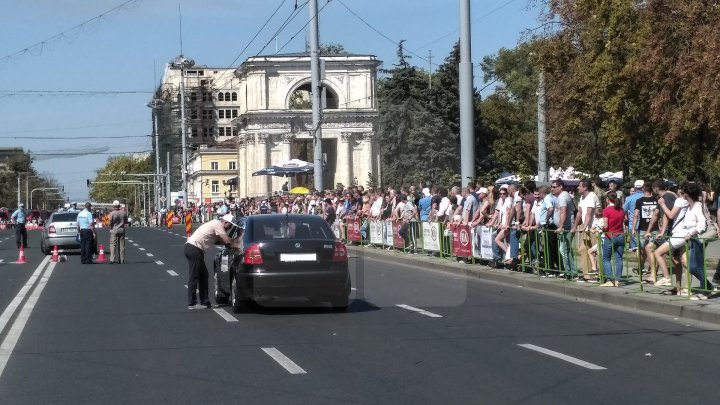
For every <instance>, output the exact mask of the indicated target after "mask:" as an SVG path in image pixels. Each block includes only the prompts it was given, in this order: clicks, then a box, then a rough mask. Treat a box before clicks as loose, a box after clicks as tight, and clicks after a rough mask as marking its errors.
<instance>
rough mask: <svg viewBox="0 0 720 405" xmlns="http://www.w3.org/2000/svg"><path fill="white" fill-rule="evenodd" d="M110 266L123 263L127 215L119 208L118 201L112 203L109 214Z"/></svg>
mask: <svg viewBox="0 0 720 405" xmlns="http://www.w3.org/2000/svg"><path fill="white" fill-rule="evenodd" d="M108 226H109V227H110V264H113V263H125V228H126V227H127V226H128V215H127V212H125V211H124V210H123V209H122V207H121V206H120V201H118V200H115V201H113V211H112V212H111V213H110V221H109V223H108Z"/></svg>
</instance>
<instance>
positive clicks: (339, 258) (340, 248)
mask: <svg viewBox="0 0 720 405" xmlns="http://www.w3.org/2000/svg"><path fill="white" fill-rule="evenodd" d="M333 261H334V262H345V261H347V248H346V247H345V244H344V243H342V242H335V253H333Z"/></svg>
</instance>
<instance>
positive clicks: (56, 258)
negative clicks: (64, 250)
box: [50, 245, 60, 262]
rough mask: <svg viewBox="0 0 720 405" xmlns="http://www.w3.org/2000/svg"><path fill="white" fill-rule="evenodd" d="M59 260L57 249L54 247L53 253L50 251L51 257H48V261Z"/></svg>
mask: <svg viewBox="0 0 720 405" xmlns="http://www.w3.org/2000/svg"><path fill="white" fill-rule="evenodd" d="M59 258H60V255H59V254H58V248H57V245H56V246H55V248H54V249H53V251H52V256H50V261H51V262H57V261H58V259H59Z"/></svg>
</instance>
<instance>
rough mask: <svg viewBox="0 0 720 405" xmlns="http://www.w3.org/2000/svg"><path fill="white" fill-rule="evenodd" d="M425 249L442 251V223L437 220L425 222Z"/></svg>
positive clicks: (423, 226) (423, 229)
mask: <svg viewBox="0 0 720 405" xmlns="http://www.w3.org/2000/svg"><path fill="white" fill-rule="evenodd" d="M422 232H423V249H425V250H428V251H431V252H439V251H440V237H441V236H442V235H440V224H439V223H437V222H423V223H422Z"/></svg>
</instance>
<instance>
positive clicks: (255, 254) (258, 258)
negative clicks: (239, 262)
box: [243, 243, 263, 264]
mask: <svg viewBox="0 0 720 405" xmlns="http://www.w3.org/2000/svg"><path fill="white" fill-rule="evenodd" d="M243 263H245V264H263V258H262V255H261V254H260V245H259V244H257V243H253V244H252V245H250V246H248V247H247V249H245V258H244V259H243Z"/></svg>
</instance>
